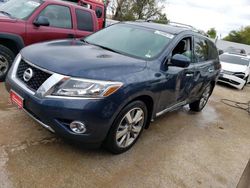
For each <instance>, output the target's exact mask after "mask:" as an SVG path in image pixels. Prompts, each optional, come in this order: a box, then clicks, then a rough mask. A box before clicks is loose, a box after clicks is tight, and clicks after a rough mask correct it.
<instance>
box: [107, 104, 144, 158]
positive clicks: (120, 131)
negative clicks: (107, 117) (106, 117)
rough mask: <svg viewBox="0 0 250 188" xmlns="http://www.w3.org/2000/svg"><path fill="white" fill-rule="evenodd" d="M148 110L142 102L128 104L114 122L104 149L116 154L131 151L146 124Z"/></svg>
mask: <svg viewBox="0 0 250 188" xmlns="http://www.w3.org/2000/svg"><path fill="white" fill-rule="evenodd" d="M147 116H148V110H147V107H146V105H145V104H144V103H143V102H142V101H134V102H132V103H130V104H128V105H127V106H126V107H125V108H124V109H123V110H122V111H121V112H120V113H119V115H118V116H117V118H116V120H115V121H114V123H113V125H112V127H111V129H110V131H109V133H108V135H107V138H106V140H105V142H104V147H105V148H106V149H107V150H108V151H110V152H111V153H114V154H120V153H123V152H125V151H127V150H129V149H130V148H131V147H132V146H133V145H134V144H135V143H136V141H137V140H138V138H139V137H140V135H141V133H142V131H143V129H144V127H145V125H146V122H147Z"/></svg>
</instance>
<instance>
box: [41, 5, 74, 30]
mask: <svg viewBox="0 0 250 188" xmlns="http://www.w3.org/2000/svg"><path fill="white" fill-rule="evenodd" d="M40 16H45V17H47V18H48V19H49V23H50V27H58V28H66V29H71V28H72V22H71V14H70V9H69V8H68V7H65V6H60V5H49V6H47V7H46V8H45V9H44V10H43V11H42V12H41V14H40Z"/></svg>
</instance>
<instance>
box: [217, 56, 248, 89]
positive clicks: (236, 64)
mask: <svg viewBox="0 0 250 188" xmlns="http://www.w3.org/2000/svg"><path fill="white" fill-rule="evenodd" d="M220 62H221V67H222V70H221V73H220V77H219V80H218V81H219V82H223V83H226V84H229V85H231V86H233V87H236V88H238V89H243V88H244V86H245V85H246V84H247V83H250V76H249V75H250V57H248V56H244V55H237V54H230V53H224V54H222V55H220Z"/></svg>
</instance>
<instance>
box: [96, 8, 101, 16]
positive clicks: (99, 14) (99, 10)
mask: <svg viewBox="0 0 250 188" xmlns="http://www.w3.org/2000/svg"><path fill="white" fill-rule="evenodd" d="M95 14H96V16H97V18H101V17H102V8H101V7H96V9H95Z"/></svg>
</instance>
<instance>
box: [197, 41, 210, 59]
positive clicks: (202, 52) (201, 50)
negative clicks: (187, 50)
mask: <svg viewBox="0 0 250 188" xmlns="http://www.w3.org/2000/svg"><path fill="white" fill-rule="evenodd" d="M208 51H209V45H208V42H207V40H205V39H203V38H199V37H195V39H194V55H195V60H196V62H204V61H208V60H209V57H208V56H209V55H208V54H209V52H208Z"/></svg>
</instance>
